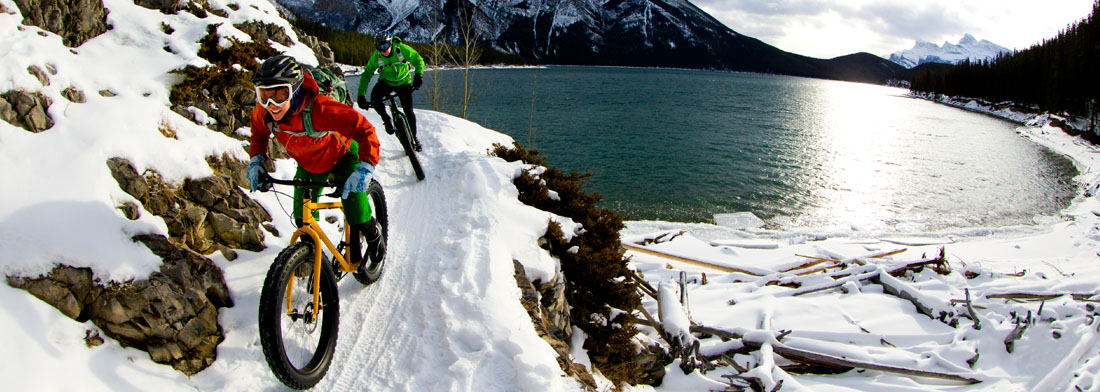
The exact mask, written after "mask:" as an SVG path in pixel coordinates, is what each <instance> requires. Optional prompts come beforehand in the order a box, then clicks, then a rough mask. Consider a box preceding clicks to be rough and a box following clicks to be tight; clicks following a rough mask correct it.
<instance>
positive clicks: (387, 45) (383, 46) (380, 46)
mask: <svg viewBox="0 0 1100 392" xmlns="http://www.w3.org/2000/svg"><path fill="white" fill-rule="evenodd" d="M377 46H378V51H379V52H385V51H387V50H390V47H391V46H393V44H391V43H390V41H386V42H381V43H379V44H378V45H377Z"/></svg>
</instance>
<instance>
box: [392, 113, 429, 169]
mask: <svg viewBox="0 0 1100 392" xmlns="http://www.w3.org/2000/svg"><path fill="white" fill-rule="evenodd" d="M394 120H395V121H396V124H395V125H396V126H397V140H399V141H401V148H404V149H405V155H408V156H409V162H410V163H412V167H413V172H414V173H416V180H417V181H423V180H424V169H423V168H421V167H420V159H418V158H417V157H416V150H415V149H413V144H412V130H411V129H410V128H409V119H408V118H407V117H405V115H404V114H402V113H401V112H398V113H397V114H396V116H394Z"/></svg>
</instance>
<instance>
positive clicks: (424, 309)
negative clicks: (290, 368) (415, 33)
mask: <svg viewBox="0 0 1100 392" xmlns="http://www.w3.org/2000/svg"><path fill="white" fill-rule="evenodd" d="M368 116H369V118H370V119H371V120H372V123H375V124H380V123H381V122H380V121H378V120H377V118H376V115H374V114H373V113H372V114H368ZM421 117H423V118H424V119H422V120H421V127H422V129H421V130H420V132H421V138H422V140H423V142H424V144H425V151H424V152H423V153H421V154H420V156H421V160H422V163H423V164H424V168H425V171H426V174H427V177H426V178H425V180H424V181H421V182H417V181H416V180H415V178H414V177H413V176H412V170H411V167H410V166H409V163H408V159H407V158H406V157H405V156H404V152H403V151H402V150H401V147H400V145H399V144H398V142H397V139H396V138H395V137H394V136H392V135H387V134H385V133H382V134H380V135H379V136H380V140H381V142H382V159H383V163H382V164H381V166H380V168H379V170H378V173H377V175H376V178H378V180H379V181H380V182H381V183H382V184H383V186H384V187H385V189H386V196H387V203H388V206H389V218H390V238H389V249H388V254H387V265H386V267H385V270H384V272H383V275H382V279H380V280H379V281H378V282H376V283H375V284H373V285H371V286H369V287H366V288H362V287H361V286H360V285H359V283H358V282H355V281H354V280H353V279H344V280H343V281H341V283H340V295H341V297H340V298H341V314H340V316H341V323H340V338H339V341H338V343H337V349H336V357H335V359H334V362H333V365H332V368H331V370H330V373H329V374H328V375H327V376H326V377H325V379H324V380H323V381H322V382H321V384H319V385H318V386H317V388H318V389H319V390H407V391H419V390H486V388H488V389H490V390H522V389H524V388H528V387H531V386H530V385H537V383H535V384H528V385H529V386H524V381H525V380H523V378H522V377H519V378H517V377H516V376H518V375H519V374H522V373H519V374H517V372H516V371H514V370H512V371H510V372H508V371H507V369H508V368H512V367H514V366H515V365H514V364H512V363H511V362H512V358H511V355H510V353H509V351H514V352H515V353H519V352H521V351H522V350H521V349H520V347H519V346H518V345H514V343H511V342H506V341H501V342H494V341H493V336H494V335H492V334H490V332H491V331H489V330H488V329H489V327H488V326H489V325H491V324H492V322H493V320H492V319H493V317H494V315H493V314H491V313H495V312H496V310H493V309H485V303H484V300H485V296H486V295H491V293H489V291H491V290H494V287H493V285H494V283H495V282H494V278H496V277H498V276H495V275H494V271H492V270H497V269H499V268H496V267H498V266H496V265H495V264H494V262H493V260H492V259H491V255H490V252H489V249H493V244H492V242H493V239H492V237H493V232H494V231H495V230H497V229H495V228H494V227H496V225H494V221H495V220H497V219H494V218H493V217H492V215H493V213H494V212H496V211H494V206H499V204H500V203H501V202H500V201H499V200H496V198H495V197H485V196H486V195H485V194H486V193H487V192H491V191H490V190H494V189H499V187H500V186H501V185H506V184H501V183H500V182H501V181H510V178H507V177H505V176H502V175H501V174H500V173H499V172H498V171H497V169H495V168H494V167H493V164H492V163H490V158H489V157H488V156H487V155H486V154H485V153H481V154H477V153H476V151H477V150H473V151H471V149H470V148H468V146H467V144H468V143H467V141H465V140H462V135H458V134H454V133H455V132H453V130H452V132H451V134H448V133H447V132H446V131H445V130H444V129H443V128H442V127H441V126H440V123H439V122H438V121H432V120H428V119H429V118H432V117H433V116H432V114H429V113H423V114H421ZM440 118H441V119H442V117H440ZM425 120H428V121H425ZM498 138H499V137H498ZM500 139H501V140H498V141H496V142H503V143H508V142H510V141H509V140H508V139H506V138H500ZM476 142H483V141H480V140H479V141H476ZM484 148H485V149H487V148H488V146H485V147H484ZM513 200H515V199H514V196H513ZM508 272H510V271H508ZM497 275H499V274H497ZM507 277H508V278H509V279H510V278H511V276H510V273H509V275H508V276H507ZM512 287H515V286H514V283H512ZM517 294H518V291H517ZM516 298H518V297H516ZM517 304H518V301H517ZM487 313H488V314H487ZM504 340H507V339H504ZM497 343H504V345H503V347H500V346H499V345H498V344H497ZM502 349H503V350H502ZM443 369H446V371H441V370H443ZM551 370H553V369H551ZM502 371H504V373H503V374H501V373H502ZM508 373H511V374H508ZM554 374H555V373H554V372H551V373H549V375H554ZM526 381H530V380H526ZM532 390H533V389H532Z"/></svg>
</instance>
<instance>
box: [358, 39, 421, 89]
mask: <svg viewBox="0 0 1100 392" xmlns="http://www.w3.org/2000/svg"><path fill="white" fill-rule="evenodd" d="M398 51H400V54H398ZM402 57H404V60H405V61H404V62H402V61H401V58H402ZM368 72H369V73H368ZM376 72H377V73H378V74H379V76H378V78H379V80H380V81H385V82H386V84H388V85H390V86H402V85H406V84H412V81H413V72H416V73H417V74H420V75H423V74H424V58H423V57H420V53H417V52H416V50H414V49H413V48H412V47H410V46H409V45H405V44H404V43H402V42H401V39H400V38H397V37H394V38H393V50H391V51H390V55H389V56H383V55H382V53H381V52H379V51H377V50H375V51H374V54H372V55H371V56H370V60H369V61H367V65H366V66H365V67H364V68H363V75H362V76H360V79H359V96H366V92H367V85H368V84H370V78H371V77H373V75H374V73H376ZM364 78H365V79H366V80H363V79H364Z"/></svg>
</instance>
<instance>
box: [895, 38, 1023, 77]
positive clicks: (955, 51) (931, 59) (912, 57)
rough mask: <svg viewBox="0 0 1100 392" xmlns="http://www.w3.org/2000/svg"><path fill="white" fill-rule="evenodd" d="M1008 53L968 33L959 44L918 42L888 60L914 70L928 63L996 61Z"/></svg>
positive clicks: (1000, 47)
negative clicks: (998, 57)
mask: <svg viewBox="0 0 1100 392" xmlns="http://www.w3.org/2000/svg"><path fill="white" fill-rule="evenodd" d="M1008 52H1011V51H1010V50H1009V49H1008V48H1005V47H1003V46H1000V45H997V44H995V43H993V42H990V41H989V40H984V39H983V40H981V41H979V40H978V39H977V38H975V37H974V36H973V35H971V34H970V33H966V34H965V35H963V37H962V38H961V39H959V43H958V44H952V43H951V42H948V41H944V43H943V45H936V44H934V43H931V42H925V41H917V42H916V43H915V44H913V47H912V48H910V49H903V50H899V51H897V52H894V53H892V54H890V56H889V57H888V58H889V60H890V61H892V62H894V63H897V64H899V65H901V66H903V67H905V68H909V69H912V68H914V67H916V66H918V65H921V64H926V63H941V64H957V63H959V62H961V61H964V60H967V59H969V60H970V61H981V60H988V59H994V58H997V56H999V55H1001V54H1002V53H1008Z"/></svg>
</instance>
